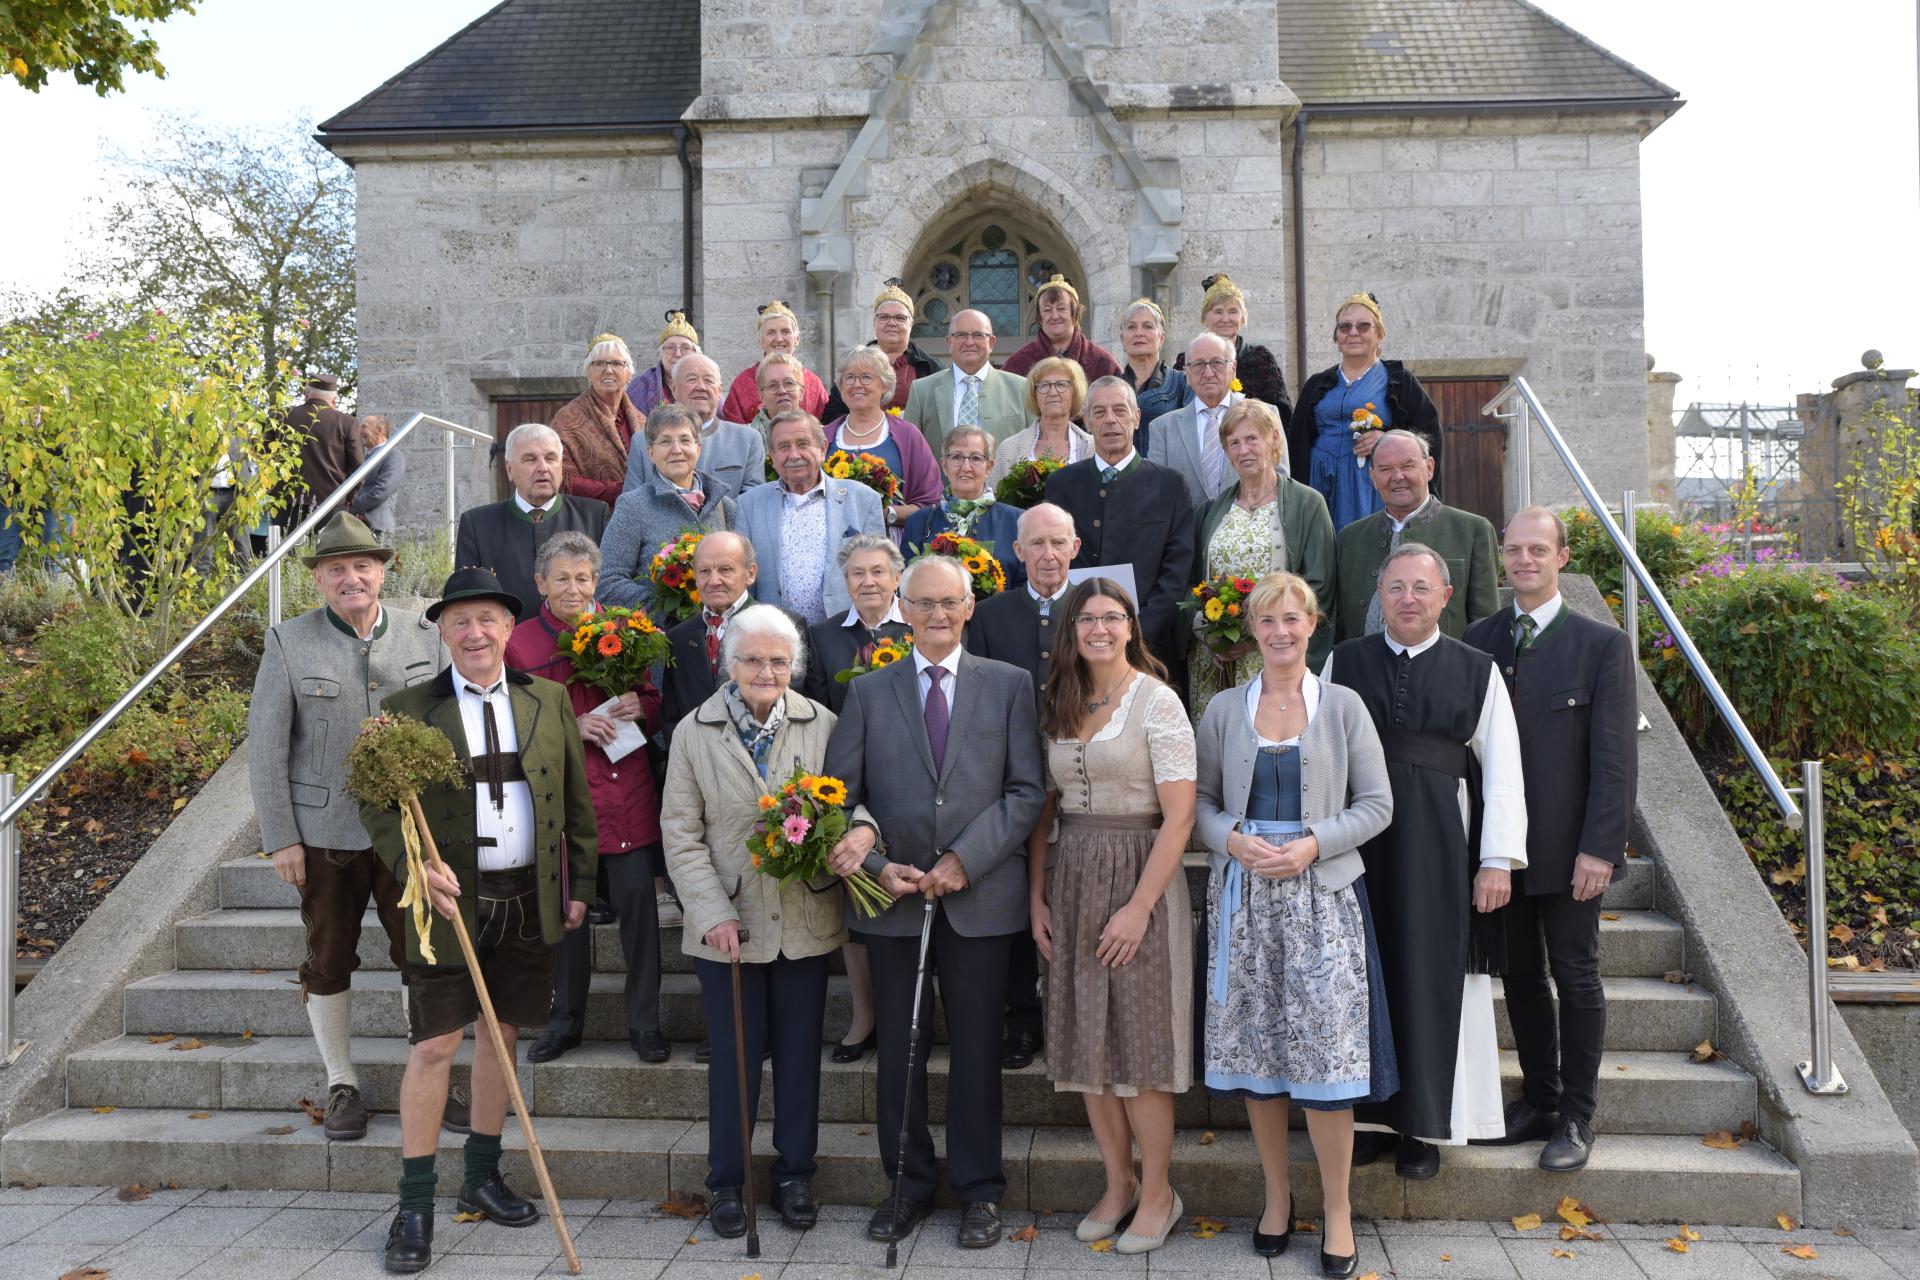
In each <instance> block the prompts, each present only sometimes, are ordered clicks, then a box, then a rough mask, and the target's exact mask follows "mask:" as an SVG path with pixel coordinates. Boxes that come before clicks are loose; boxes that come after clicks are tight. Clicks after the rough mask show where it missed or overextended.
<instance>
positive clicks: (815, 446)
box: [737, 409, 886, 626]
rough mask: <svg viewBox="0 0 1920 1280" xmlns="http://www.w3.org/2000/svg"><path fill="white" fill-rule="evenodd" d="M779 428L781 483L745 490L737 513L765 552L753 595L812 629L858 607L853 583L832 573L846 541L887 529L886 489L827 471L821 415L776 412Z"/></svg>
mask: <svg viewBox="0 0 1920 1280" xmlns="http://www.w3.org/2000/svg"><path fill="white" fill-rule="evenodd" d="M772 431H773V435H772V448H773V466H774V470H775V471H776V472H777V473H778V474H779V476H780V483H779V484H769V485H762V486H760V487H759V488H756V489H754V490H751V491H749V492H748V493H746V494H743V495H742V496H741V498H740V504H739V507H738V510H737V518H738V520H739V522H740V532H742V533H744V534H746V535H747V538H748V539H749V540H750V541H751V542H752V543H753V546H754V550H755V551H756V552H757V553H758V554H759V556H760V576H759V577H758V578H757V579H755V581H754V584H753V595H754V598H755V599H756V600H761V601H764V602H766V603H768V604H777V605H782V606H784V607H786V608H788V609H791V610H792V611H793V612H795V613H797V614H799V615H800V616H801V617H803V618H805V619H806V620H807V625H808V626H812V625H813V624H814V623H816V622H821V621H824V620H825V619H826V618H827V616H828V615H829V614H836V613H845V612H846V611H847V610H848V609H851V608H852V607H853V600H852V598H851V597H850V596H848V595H847V586H846V583H844V582H842V581H841V580H840V575H838V574H836V573H834V572H833V571H832V567H833V556H834V552H835V551H837V550H838V549H839V546H840V543H841V542H842V540H844V539H846V538H850V537H852V536H853V535H854V534H856V533H885V532H886V518H885V517H884V516H883V515H882V514H881V511H880V495H879V494H877V493H875V492H874V491H873V490H871V489H869V488H867V486H865V485H863V484H860V483H858V482H857V481H853V480H836V479H834V478H833V477H832V476H829V475H827V474H825V473H824V472H823V471H821V469H820V468H821V466H822V464H823V463H825V462H826V459H827V435H826V432H825V431H824V430H822V428H821V426H820V420H819V419H818V418H816V417H814V416H813V415H812V414H810V413H807V412H806V411H805V410H800V409H789V410H787V411H786V412H784V413H781V414H777V415H775V417H774V419H773V427H772Z"/></svg>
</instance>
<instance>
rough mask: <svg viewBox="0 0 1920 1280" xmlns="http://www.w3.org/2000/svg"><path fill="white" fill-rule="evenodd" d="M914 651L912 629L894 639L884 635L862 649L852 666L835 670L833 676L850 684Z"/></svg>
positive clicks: (843, 682) (842, 682) (840, 681)
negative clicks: (856, 678)
mask: <svg viewBox="0 0 1920 1280" xmlns="http://www.w3.org/2000/svg"><path fill="white" fill-rule="evenodd" d="M912 652H913V633H912V632H911V631H909V632H908V633H907V634H906V635H903V636H899V637H897V638H894V639H888V638H886V637H885V636H882V637H881V638H880V639H878V640H875V641H874V642H873V643H872V644H870V645H868V646H867V647H866V648H865V649H864V650H862V651H861V653H860V656H859V657H858V658H857V659H855V661H854V664H853V665H852V666H850V667H848V668H847V669H846V670H845V671H839V672H835V673H834V677H833V678H834V679H835V680H836V681H838V682H839V683H841V684H848V683H850V682H852V681H853V679H854V678H855V677H857V676H864V675H871V674H873V673H874V672H876V671H879V670H881V669H883V668H885V667H890V666H892V665H893V664H894V663H896V662H898V661H900V659H902V658H904V657H906V656H907V655H908V654H910V653H912Z"/></svg>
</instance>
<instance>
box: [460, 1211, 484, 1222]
mask: <svg viewBox="0 0 1920 1280" xmlns="http://www.w3.org/2000/svg"><path fill="white" fill-rule="evenodd" d="M453 1220H454V1221H455V1222H485V1221H486V1220H487V1215H486V1214H484V1213H481V1212H479V1211H478V1210H476V1211H474V1212H473V1213H456V1214H454V1215H453Z"/></svg>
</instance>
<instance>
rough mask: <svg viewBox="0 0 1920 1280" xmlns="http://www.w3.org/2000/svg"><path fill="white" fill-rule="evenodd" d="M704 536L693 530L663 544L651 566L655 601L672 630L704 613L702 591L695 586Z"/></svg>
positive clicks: (649, 573) (648, 572) (651, 580)
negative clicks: (696, 560) (696, 562)
mask: <svg viewBox="0 0 1920 1280" xmlns="http://www.w3.org/2000/svg"><path fill="white" fill-rule="evenodd" d="M702 536H703V535H702V534H699V533H696V532H695V531H693V530H691V529H689V530H687V531H686V532H685V533H682V534H681V535H680V536H679V537H677V538H675V539H674V540H673V541H672V542H666V543H662V544H661V546H660V549H659V550H658V551H656V552H654V553H653V560H652V562H651V563H650V564H649V565H648V566H647V579H648V581H650V582H652V583H653V598H654V601H655V603H656V604H657V605H658V606H659V609H660V613H661V615H662V616H664V617H665V618H666V619H667V625H668V626H672V625H673V624H674V623H676V622H685V621H686V620H687V619H688V618H691V617H692V616H693V615H694V614H696V613H698V612H700V588H698V587H696V586H694V585H693V553H694V549H695V548H697V547H698V546H699V545H700V539H701V537H702Z"/></svg>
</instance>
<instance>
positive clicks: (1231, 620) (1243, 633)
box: [1180, 573, 1254, 654]
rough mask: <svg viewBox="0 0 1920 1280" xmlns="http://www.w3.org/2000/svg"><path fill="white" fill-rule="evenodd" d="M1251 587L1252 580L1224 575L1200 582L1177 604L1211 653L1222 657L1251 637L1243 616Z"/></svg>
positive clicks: (1250, 593) (1228, 574)
mask: <svg viewBox="0 0 1920 1280" xmlns="http://www.w3.org/2000/svg"><path fill="white" fill-rule="evenodd" d="M1253 585H1254V584H1253V579H1252V578H1238V577H1235V576H1234V575H1233V574H1230V573H1223V574H1220V575H1218V576H1217V577H1212V578H1208V579H1207V580H1206V581H1204V582H1202V583H1201V584H1200V585H1199V586H1197V587H1195V588H1194V589H1193V590H1192V591H1191V592H1189V593H1188V595H1187V598H1186V599H1185V600H1182V601H1181V602H1180V607H1181V608H1182V609H1184V610H1186V611H1187V612H1188V613H1190V614H1192V615H1193V618H1194V633H1195V634H1196V635H1198V636H1199V637H1200V639H1201V640H1202V641H1203V642H1205V644H1206V646H1207V648H1209V649H1211V650H1212V651H1213V652H1215V653H1219V654H1224V653H1226V652H1227V650H1229V649H1231V648H1233V646H1235V645H1237V644H1240V643H1241V642H1243V641H1245V640H1246V639H1248V638H1249V636H1250V635H1251V634H1252V633H1251V632H1250V631H1249V630H1248V629H1247V625H1246V623H1247V620H1246V617H1245V614H1246V608H1247V605H1246V600H1247V597H1248V596H1250V595H1252V594H1253Z"/></svg>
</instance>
